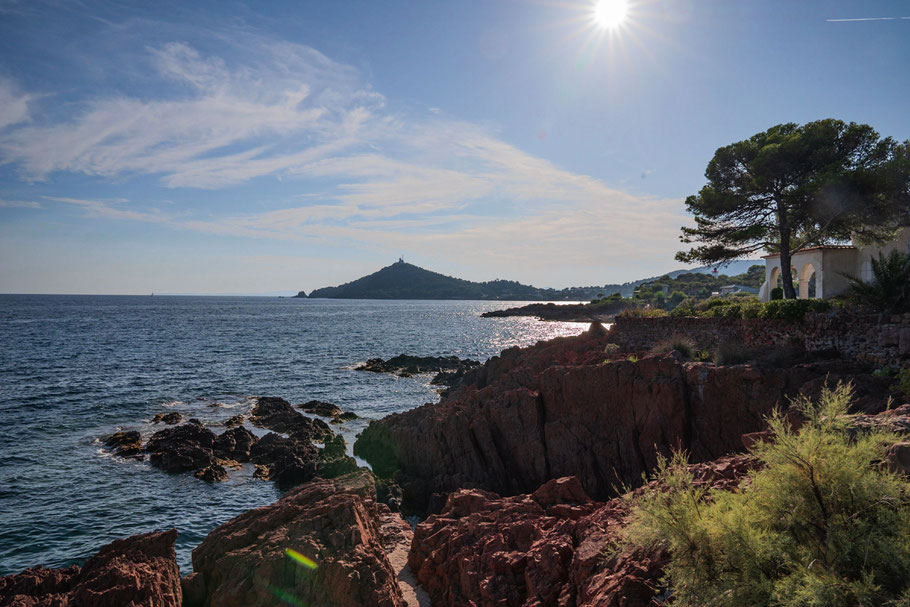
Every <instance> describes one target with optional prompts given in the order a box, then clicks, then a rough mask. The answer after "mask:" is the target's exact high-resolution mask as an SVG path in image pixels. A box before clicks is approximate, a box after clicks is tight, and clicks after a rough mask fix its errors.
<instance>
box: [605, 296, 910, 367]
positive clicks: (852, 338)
mask: <svg viewBox="0 0 910 607" xmlns="http://www.w3.org/2000/svg"><path fill="white" fill-rule="evenodd" d="M676 335H684V336H686V337H688V338H689V339H691V340H693V341H694V342H695V343H696V345H697V346H698V347H699V348H700V349H707V350H713V349H714V348H716V347H717V346H718V344H720V343H723V342H725V341H736V342H739V343H742V344H744V345H746V346H797V347H802V348H805V349H806V350H807V351H810V352H820V351H826V350H828V351H831V350H833V351H837V352H838V353H839V354H840V355H841V356H842V357H844V358H848V359H852V360H859V361H864V362H869V363H871V364H874V365H877V366H883V365H894V366H904V365H907V364H910V314H903V315H895V316H887V315H885V316H882V315H878V314H857V313H854V312H851V311H847V310H833V311H830V312H824V313H820V314H807V315H806V318H805V319H804V320H803V321H802V322H795V323H794V322H785V321H779V320H763V319H749V320H728V319H723V318H674V317H670V316H668V317H663V318H632V317H617V318H616V320H615V322H614V324H613V326H612V327H611V328H610V337H609V340H610V342H611V343H615V344H619V345H620V346H621V347H622V349H623V350H627V351H639V350H648V349H650V348H651V347H653V346H654V345H655V344H657V343H660V342H662V341H665V340H667V339H671V338H672V337H674V336H676Z"/></svg>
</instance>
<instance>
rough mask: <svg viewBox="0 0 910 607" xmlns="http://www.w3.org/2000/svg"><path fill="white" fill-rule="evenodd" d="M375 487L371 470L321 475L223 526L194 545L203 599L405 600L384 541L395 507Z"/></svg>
mask: <svg viewBox="0 0 910 607" xmlns="http://www.w3.org/2000/svg"><path fill="white" fill-rule="evenodd" d="M263 440H265V439H263ZM374 494H375V487H374V485H373V481H372V477H371V475H370V474H369V472H368V471H366V470H362V471H359V472H356V473H354V474H350V475H346V476H343V477H340V478H338V479H334V480H324V479H317V480H314V481H312V482H309V483H306V484H303V485H301V486H299V487H297V488H295V489H294V490H292V491H290V492H289V493H287V494H286V495H285V496H284V497H283V498H281V499H280V500H279V501H277V502H276V503H274V504H272V505H270V506H265V507H262V508H257V509H255V510H251V511H249V512H246V513H244V514H241V515H240V516H238V517H236V518H234V519H232V520H230V521H228V522H227V523H225V524H223V525H221V526H219V527H217V528H216V529H215V530H214V531H212V532H211V533H210V534H209V535H208V536H207V537H206V538H205V539H204V540H203V541H202V543H201V544H200V545H199V546H198V547H197V548H196V549H195V550H194V551H193V570H194V571H195V575H198V576H201V578H202V581H201V582H198V581H197V580H193V584H194V585H197V587H201V588H204V594H205V597H204V600H203V601H202V603H201V606H202V607H214V606H217V607H266V606H272V605H277V604H279V603H282V604H283V603H289V604H295V605H321V606H335V607H360V606H362V605H374V606H377V607H403V606H404V605H406V603H405V601H404V598H403V597H402V593H401V589H400V588H399V585H398V580H397V577H396V572H395V570H394V569H393V567H392V566H391V564H390V562H389V559H388V557H387V553H388V552H390V550H391V547H387V546H386V545H385V544H384V542H383V539H384V538H383V536H384V535H388V534H385V533H384V532H383V525H384V520H385V521H386V522H385V524H388V522H387V519H388V517H389V516H391V513H389V511H388V509H387V508H385V507H384V506H383V505H381V504H377V503H376V502H375V500H374V499H373V495H374ZM397 523H398V524H397V531H398V533H399V534H400V533H409V532H410V529H409V528H407V524H406V523H405V522H404V521H403V520H401V519H400V517H397ZM406 539H407V540H409V539H410V538H409V537H408V538H406Z"/></svg>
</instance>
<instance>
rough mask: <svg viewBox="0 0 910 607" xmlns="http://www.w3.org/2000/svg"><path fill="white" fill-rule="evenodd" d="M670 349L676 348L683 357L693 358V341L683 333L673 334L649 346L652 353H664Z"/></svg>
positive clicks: (694, 349) (694, 348) (694, 347)
mask: <svg viewBox="0 0 910 607" xmlns="http://www.w3.org/2000/svg"><path fill="white" fill-rule="evenodd" d="M672 350H676V351H677V352H679V353H680V354H682V355H683V356H684V357H685V358H695V352H696V346H695V342H694V341H692V340H691V339H690V338H688V337H686V336H685V335H673V336H672V337H670V338H669V339H665V340H664V341H661V342H658V343H657V344H655V345H654V347H653V348H651V353H652V354H665V353H667V352H670V351H672Z"/></svg>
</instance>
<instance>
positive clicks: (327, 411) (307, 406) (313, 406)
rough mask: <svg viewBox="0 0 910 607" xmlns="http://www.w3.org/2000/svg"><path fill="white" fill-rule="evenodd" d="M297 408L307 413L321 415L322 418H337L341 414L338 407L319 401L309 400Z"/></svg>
mask: <svg viewBox="0 0 910 607" xmlns="http://www.w3.org/2000/svg"><path fill="white" fill-rule="evenodd" d="M297 406H298V407H300V409H302V410H304V411H306V412H307V413H312V414H313V415H321V416H322V417H338V416H339V415H341V413H342V411H341V407H339V406H338V405H333V404H332V403H327V402H325V401H321V400H311V401H307V402H305V403H303V404H302V405H297Z"/></svg>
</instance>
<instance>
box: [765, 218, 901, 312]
mask: <svg viewBox="0 0 910 607" xmlns="http://www.w3.org/2000/svg"><path fill="white" fill-rule="evenodd" d="M896 250H897V251H902V252H907V253H910V228H902V229H901V230H900V231H899V232H898V233H897V237H896V238H895V239H894V240H893V241H891V242H889V243H888V244H886V245H883V246H879V245H862V244H859V243H857V242H856V241H854V243H853V244H852V245H832V246H825V247H811V248H809V249H803V250H802V251H799V252H798V253H795V254H794V255H793V256H792V257H791V258H790V267H791V269H792V273H793V280H795V281H798V282H799V289H798V290H797V297H799V298H800V299H808V298H809V297H819V298H826V297H834V296H835V295H840V294H841V293H843V292H844V291H846V290H847V289H848V288H849V287H850V279H849V278H847V276H846V275H849V276H856V277H858V278H861V279H862V280H869V279H871V278H872V259H873V258H877V257H878V254H879V253H883V254H884V255H889V254H890V253H891V251H896ZM764 260H765V282H764V284H763V285H762V286H761V290H759V292H758V299H759V300H760V301H769V300H770V299H771V289H773V288H774V287H776V286H778V282H779V280H780V255H778V254H774V255H765V256H764ZM813 276H814V278H815V280H814V281H813V280H812V278H813ZM813 282H814V285H813V284H812V283H813ZM810 286H814V289H813V290H814V293H813V292H810Z"/></svg>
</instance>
